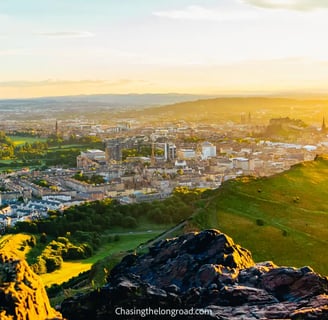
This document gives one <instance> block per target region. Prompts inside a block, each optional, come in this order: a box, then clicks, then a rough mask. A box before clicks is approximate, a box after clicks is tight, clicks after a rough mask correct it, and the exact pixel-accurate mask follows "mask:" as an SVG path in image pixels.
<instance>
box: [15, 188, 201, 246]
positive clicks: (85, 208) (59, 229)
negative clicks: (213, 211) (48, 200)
mask: <svg viewBox="0 0 328 320" xmlns="http://www.w3.org/2000/svg"><path fill="white" fill-rule="evenodd" d="M201 194H202V192H201V190H199V189H195V190H189V189H187V188H183V187H181V188H177V189H176V190H175V191H174V193H173V195H172V196H171V197H169V198H167V199H165V200H163V201H159V200H157V201H153V202H143V203H136V204H129V205H122V204H120V203H119V202H117V201H115V200H111V199H106V200H102V201H94V202H87V203H84V204H82V205H79V206H73V207H70V208H68V209H66V210H65V211H64V212H63V213H61V212H59V211H55V212H51V215H50V217H49V218H48V219H42V220H40V221H32V222H27V221H24V222H18V223H17V224H16V226H15V231H16V232H30V233H43V232H44V233H46V234H47V235H51V236H54V237H57V236H64V235H66V234H67V233H71V234H72V235H74V236H75V235H78V236H79V237H80V238H81V236H82V235H81V233H80V232H86V233H88V232H91V233H100V232H102V231H105V230H108V229H111V228H115V227H123V228H129V229H133V228H136V227H137V226H138V225H139V224H142V223H143V222H145V221H149V222H151V223H157V224H172V223H178V222H180V221H181V220H184V219H186V218H188V217H189V216H190V215H191V213H192V212H193V207H194V204H195V202H196V201H197V200H199V199H200V198H201ZM86 236H87V234H84V237H86ZM81 240H82V239H80V241H81ZM85 240H86V242H89V243H90V239H85Z"/></svg>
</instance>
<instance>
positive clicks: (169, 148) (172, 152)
mask: <svg viewBox="0 0 328 320" xmlns="http://www.w3.org/2000/svg"><path fill="white" fill-rule="evenodd" d="M176 153H177V147H176V146H175V145H174V144H172V143H165V144H164V159H165V160H174V159H175V158H176Z"/></svg>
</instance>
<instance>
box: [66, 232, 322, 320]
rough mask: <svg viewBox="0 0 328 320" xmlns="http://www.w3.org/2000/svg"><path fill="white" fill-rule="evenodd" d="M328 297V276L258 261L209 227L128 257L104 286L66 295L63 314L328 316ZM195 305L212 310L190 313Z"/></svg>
mask: <svg viewBox="0 0 328 320" xmlns="http://www.w3.org/2000/svg"><path fill="white" fill-rule="evenodd" d="M327 294H328V279H327V278H325V277H321V276H320V275H318V274H316V273H315V272H313V270H312V269H311V268H309V267H303V268H300V269H296V268H290V267H278V266H276V265H274V264H273V263H272V262H264V263H257V264H255V263H254V261H253V260H252V257H251V254H250V252H249V251H248V250H246V249H243V248H241V247H240V246H239V245H236V244H234V243H233V241H232V239H231V238H229V237H228V236H226V235H225V234H223V233H220V232H219V231H217V230H206V231H203V232H200V233H189V234H185V235H183V236H180V237H178V238H174V239H171V240H163V241H160V242H158V243H156V244H155V245H154V246H152V247H151V248H150V250H149V252H148V253H146V254H143V255H138V256H137V255H129V256H126V257H125V258H124V259H123V260H122V261H121V263H119V264H118V265H117V266H116V267H115V268H114V269H113V270H112V271H111V273H110V275H109V277H108V283H107V284H106V285H105V286H104V287H102V288H101V289H99V290H95V291H93V292H90V293H88V294H85V295H80V296H77V297H74V298H70V299H67V300H65V301H64V302H63V303H62V310H61V311H62V313H63V315H64V316H65V317H67V318H68V319H69V320H87V319H98V320H100V319H114V318H119V319H140V318H142V314H141V313H140V311H141V310H144V312H148V314H151V316H150V317H149V318H150V319H153V318H154V315H153V314H154V313H152V312H156V310H159V309H158V308H161V311H162V312H165V310H171V311H170V312H172V310H175V312H176V314H175V318H177V319H179V318H183V319H196V318H197V317H198V318H199V319H214V318H215V319H227V320H228V319H229V320H230V319H293V320H296V319H298V320H299V319H328V295H327ZM149 308H150V309H151V310H150V309H149ZM192 308H194V309H192ZM195 308H202V310H203V311H204V309H206V310H207V311H209V312H208V314H207V315H205V314H201V315H199V316H197V315H196V314H195V313H193V314H191V313H188V312H194V311H195ZM155 309H156V310H155ZM147 310H148V311H147ZM163 310H164V311H163ZM190 310H193V311H190ZM138 312H139V313H138ZM149 312H150V313H149ZM183 312H185V313H184V314H183V315H182V313H183ZM146 314H147V313H146ZM180 314H181V316H180ZM143 315H145V313H144V314H143ZM171 316H172V314H170V316H168V317H167V318H170V317H171ZM162 318H163V317H162ZM164 318H165V317H164ZM160 319H161V317H160Z"/></svg>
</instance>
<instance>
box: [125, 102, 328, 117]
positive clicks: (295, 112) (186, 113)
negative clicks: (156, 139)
mask: <svg viewBox="0 0 328 320" xmlns="http://www.w3.org/2000/svg"><path fill="white" fill-rule="evenodd" d="M325 112H328V100H322V99H295V98H277V97H230V98H229V97H226V98H214V99H201V100H197V101H187V102H181V103H176V104H172V105H167V106H161V107H157V108H148V109H146V110H142V114H143V116H144V117H150V118H155V117H157V118H159V119H162V120H163V119H170V118H175V119H184V120H192V121H205V122H212V123H213V122H214V121H227V120H232V121H238V122H240V121H241V116H242V115H244V116H248V115H249V114H250V116H251V119H252V120H253V121H257V120H261V121H263V119H265V120H269V119H271V118H278V117H288V116H289V117H291V118H294V117H298V118H300V117H301V119H302V120H305V121H318V119H322V116H323V114H324V113H325ZM138 113H140V111H139V112H136V113H135V114H130V116H135V117H137V116H138ZM122 116H124V114H122Z"/></svg>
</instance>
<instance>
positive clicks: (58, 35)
mask: <svg viewBox="0 0 328 320" xmlns="http://www.w3.org/2000/svg"><path fill="white" fill-rule="evenodd" d="M35 35H38V36H42V37H48V38H90V37H94V34H93V33H92V32H88V31H79V32H71V31H61V32H38V33H35Z"/></svg>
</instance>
